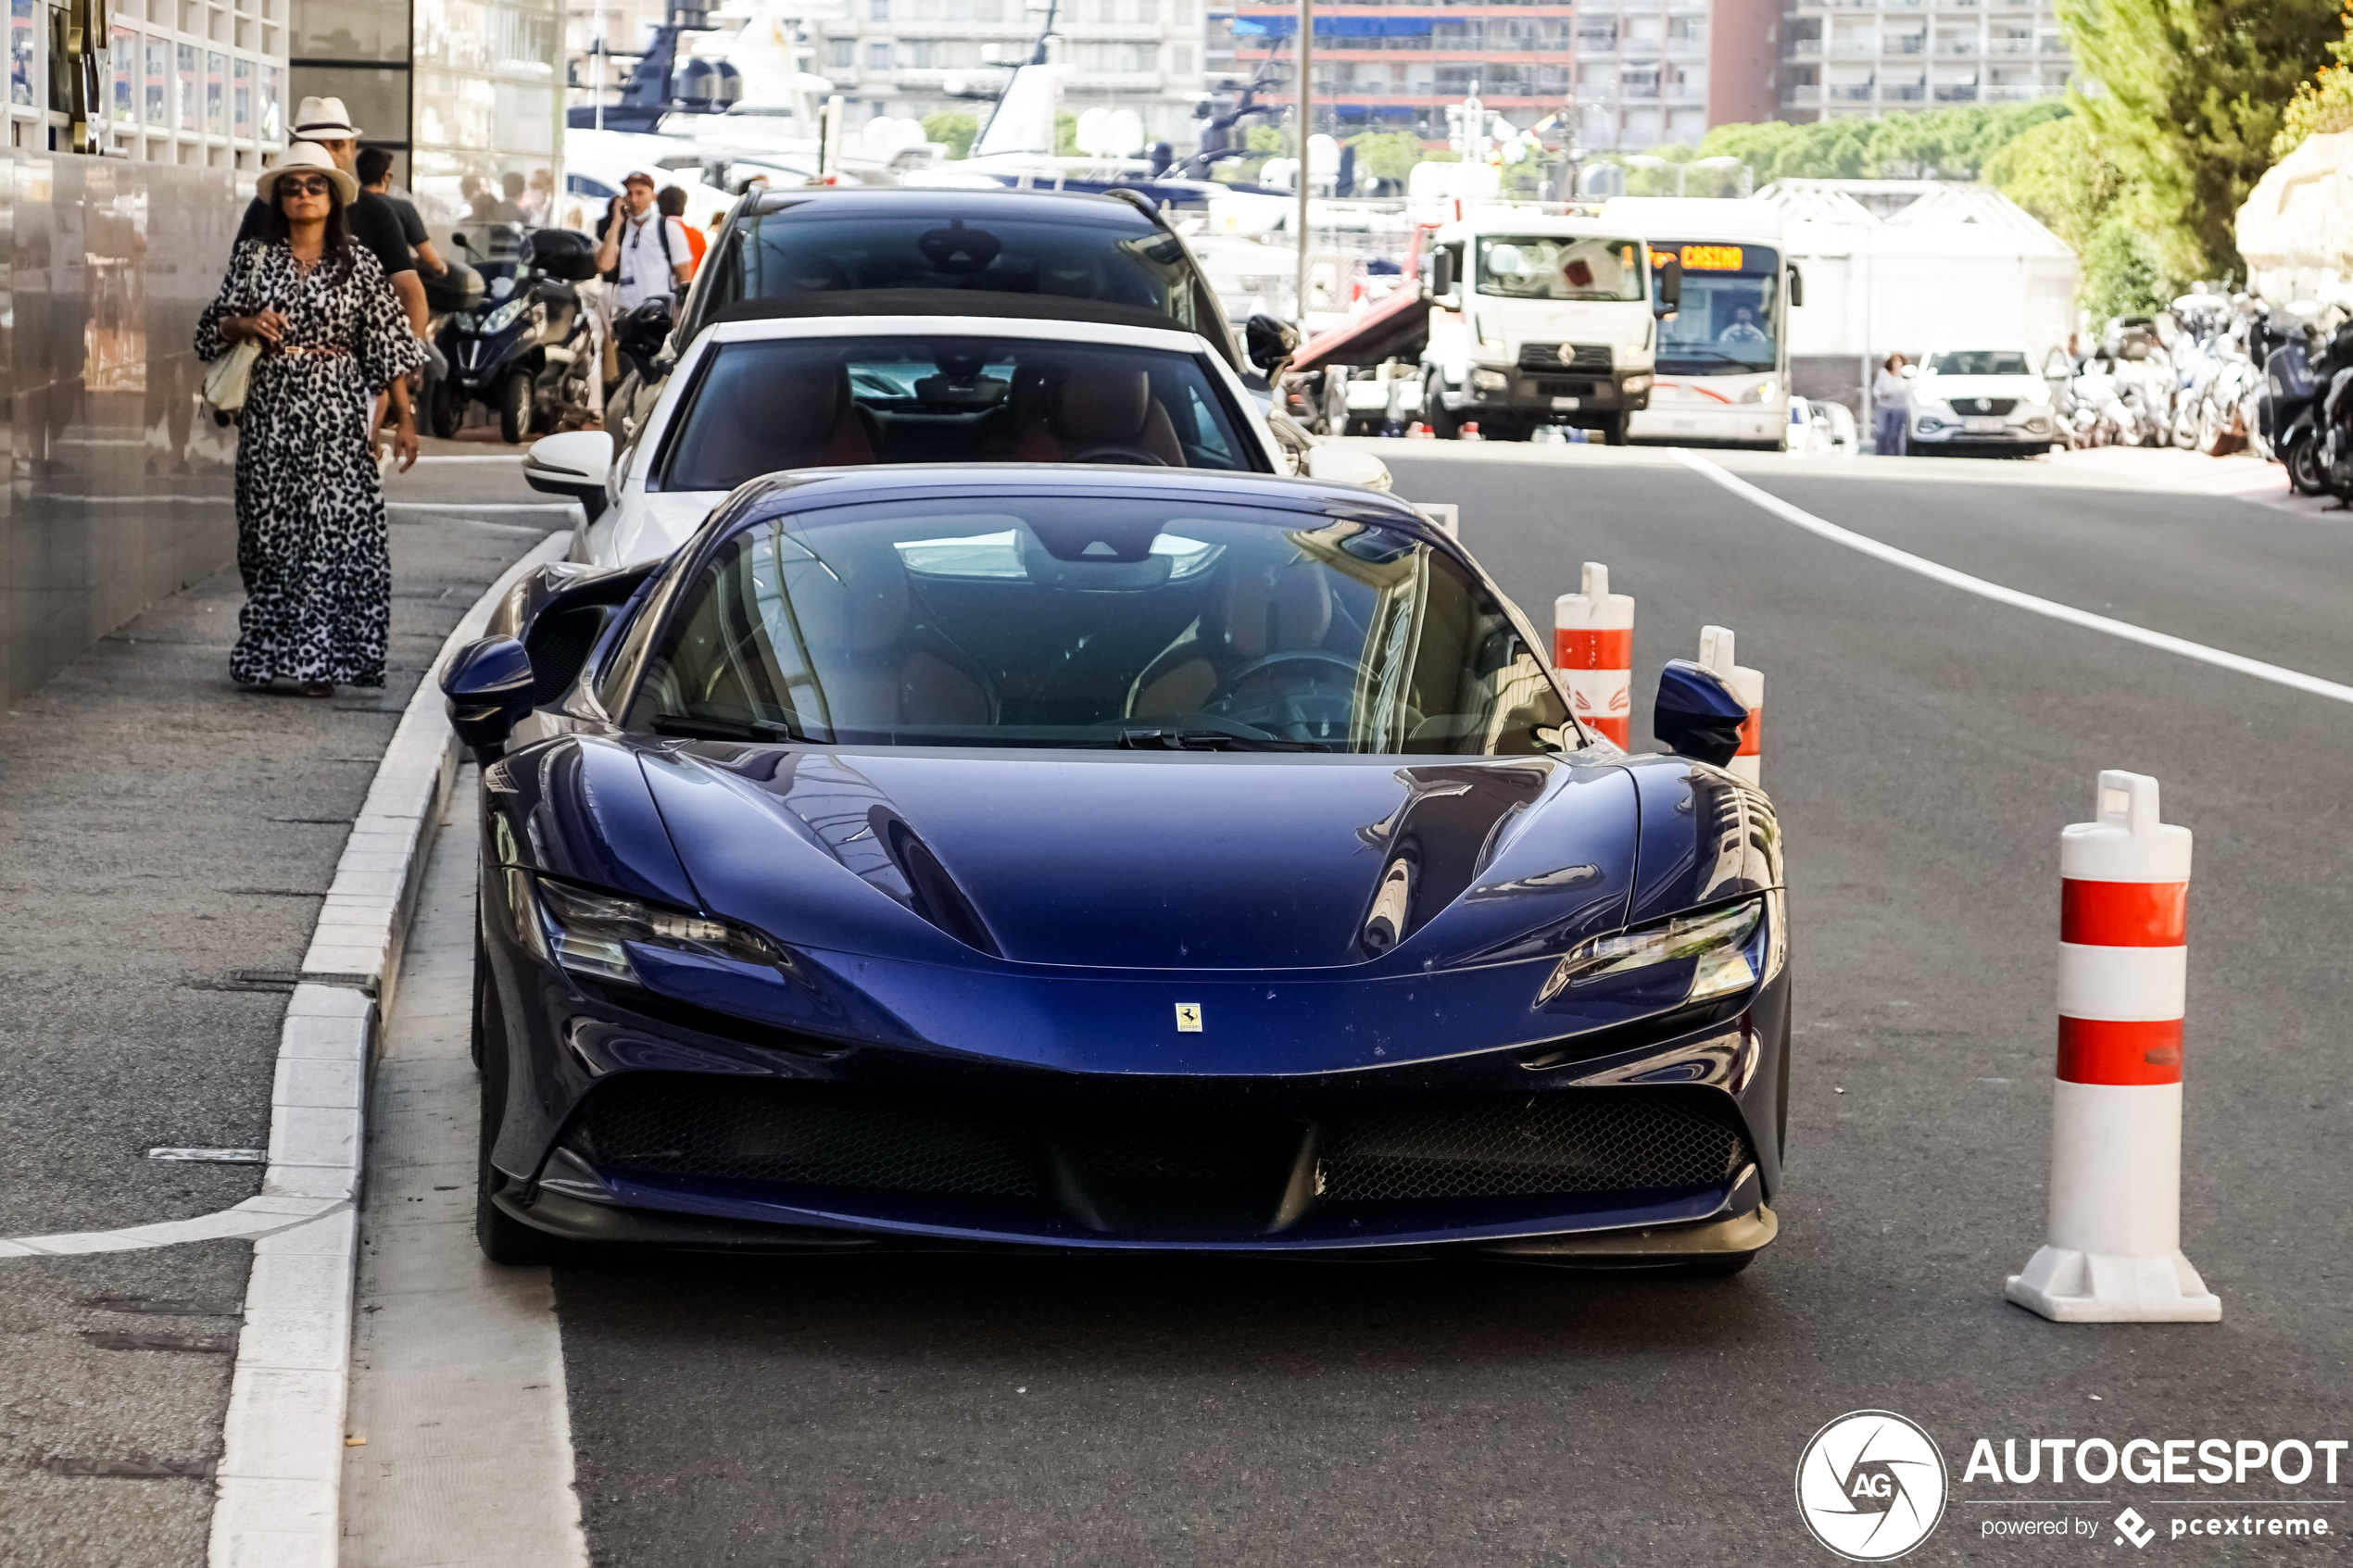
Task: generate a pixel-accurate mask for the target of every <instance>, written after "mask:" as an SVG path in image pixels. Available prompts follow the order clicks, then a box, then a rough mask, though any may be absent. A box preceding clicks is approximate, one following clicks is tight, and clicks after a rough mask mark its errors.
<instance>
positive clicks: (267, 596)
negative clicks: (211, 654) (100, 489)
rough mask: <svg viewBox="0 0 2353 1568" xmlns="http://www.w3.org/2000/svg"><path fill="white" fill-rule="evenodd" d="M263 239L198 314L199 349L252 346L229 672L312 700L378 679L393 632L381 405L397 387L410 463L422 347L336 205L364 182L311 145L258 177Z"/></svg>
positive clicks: (211, 351) (249, 247)
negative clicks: (287, 685) (412, 396)
mask: <svg viewBox="0 0 2353 1568" xmlns="http://www.w3.org/2000/svg"><path fill="white" fill-rule="evenodd" d="M255 187H256V191H257V193H258V194H259V195H260V197H261V199H262V201H263V202H264V203H265V204H266V205H267V206H268V207H269V209H270V210H269V214H268V216H267V218H266V219H265V220H264V224H263V229H262V237H261V238H260V239H258V240H248V241H246V242H245V244H243V245H239V246H238V247H237V253H236V259H235V260H234V261H233V263H231V265H230V269H229V276H228V277H227V279H226V280H224V281H223V282H222V283H221V285H220V297H219V298H217V299H215V300H214V301H213V302H212V304H211V305H209V306H208V307H206V309H205V312H204V315H203V316H202V317H201V318H200V319H199V320H198V321H197V323H196V354H197V357H198V358H205V359H212V358H218V357H220V355H222V354H224V353H226V352H228V350H229V347H230V345H233V344H235V343H239V342H243V341H245V339H248V338H250V339H253V340H255V341H258V343H259V344H260V345H261V357H260V358H259V359H258V360H257V361H256V362H255V364H254V369H253V379H252V382H251V383H250V385H249V387H248V389H247V391H246V394H245V411H244V413H243V414H242V416H241V417H240V419H239V434H238V441H237V570H238V572H239V574H240V575H242V576H243V577H244V579H245V608H244V609H243V610H241V611H240V612H239V614H238V617H237V646H236V647H235V648H234V649H233V651H232V652H231V653H230V655H229V673H230V674H231V676H232V677H233V678H234V679H235V680H236V681H237V683H238V684H241V685H248V686H266V685H268V684H270V683H271V681H272V680H274V679H275V678H276V677H278V676H281V675H284V676H287V677H290V678H291V679H293V680H295V681H297V682H299V683H300V684H301V687H302V692H303V695H304V696H328V695H330V694H331V693H332V692H333V690H334V688H335V686H336V685H337V684H343V685H349V686H381V685H383V684H384V644H385V641H386V637H387V634H388V633H389V631H390V625H391V610H392V555H391V548H390V538H389V536H388V534H387V533H386V531H385V526H384V487H383V485H382V484H381V483H379V482H378V478H377V471H376V452H375V441H374V429H375V399H376V395H378V394H379V393H382V392H384V390H385V389H386V388H389V389H390V390H391V394H392V401H393V408H394V409H395V411H396V414H397V417H398V421H399V429H398V433H397V435H396V438H395V441H394V447H395V450H396V453H397V454H398V456H399V458H400V462H401V466H402V467H403V468H406V467H408V466H409V464H410V463H412V462H414V461H416V457H417V429H416V422H415V419H414V416H413V415H412V413H411V412H410V409H409V389H408V384H407V382H406V380H405V378H406V377H407V375H408V374H409V371H411V370H415V369H417V368H418V367H419V366H420V365H422V364H423V363H424V358H425V351H424V346H423V345H422V344H420V343H419V342H418V341H417V339H416V337H415V336H414V334H412V333H411V332H409V321H408V318H407V317H406V316H404V315H403V314H402V313H401V309H400V305H399V302H398V300H397V299H396V296H395V295H394V294H393V292H392V286H391V284H389V283H388V282H385V281H384V270H383V268H382V267H381V266H379V265H378V263H377V261H376V258H375V257H374V256H373V255H371V253H370V252H369V251H368V250H367V249H366V247H364V246H362V245H356V244H354V243H352V240H351V237H350V231H349V228H348V225H347V224H346V220H345V208H346V206H347V204H349V203H350V202H351V201H352V200H353V199H354V198H355V197H356V196H357V194H358V185H357V182H355V181H354V180H353V179H352V177H351V176H350V175H348V174H346V173H345V172H344V171H343V170H342V169H337V168H336V167H335V166H334V164H333V160H331V159H330V158H329V157H327V155H326V154H325V153H324V152H322V151H321V150H320V149H319V148H317V147H314V146H312V145H311V144H308V143H296V144H295V145H294V146H293V147H291V148H289V149H288V150H287V153H286V156H285V157H284V158H283V159H282V160H281V161H280V163H279V165H278V167H276V168H275V169H269V170H267V171H265V172H264V173H263V174H262V176H261V178H260V179H259V180H258V181H257V182H255Z"/></svg>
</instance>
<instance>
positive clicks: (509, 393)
mask: <svg viewBox="0 0 2353 1568" xmlns="http://www.w3.org/2000/svg"><path fill="white" fill-rule="evenodd" d="M450 244H451V245H453V246H455V247H458V248H460V249H463V250H464V251H466V252H467V253H468V255H469V256H470V257H472V263H473V269H474V270H476V271H478V272H479V273H480V274H481V275H482V280H483V284H484V287H483V293H482V296H481V298H480V299H479V300H477V301H476V302H475V303H474V304H473V305H472V307H470V308H467V309H464V310H453V311H452V312H450V314H449V318H448V320H447V322H445V323H444V325H443V326H442V328H441V331H440V333H439V336H438V339H437V341H438V344H439V346H440V348H441V352H442V356H443V358H446V359H447V361H448V363H449V373H448V375H447V377H446V378H445V379H444V380H443V381H442V383H441V385H440V387H439V389H438V391H437V393H436V395H435V396H434V401H433V403H432V405H431V408H430V415H431V422H432V427H433V433H434V434H435V435H440V436H451V435H455V434H457V433H458V428H459V425H460V424H462V423H463V422H464V421H465V413H466V408H467V405H468V404H470V403H477V402H479V403H486V404H488V405H490V406H491V407H492V408H496V409H497V412H498V434H499V437H500V438H501V439H502V440H504V441H506V442H507V443H508V444H509V445H517V444H520V443H521V442H522V440H523V439H524V438H525V437H526V436H528V435H530V434H531V433H532V432H533V431H534V430H535V429H553V428H554V427H555V426H556V425H557V424H559V423H560V422H561V421H562V420H563V419H564V417H565V416H566V415H567V414H568V413H571V412H573V411H579V412H585V411H586V409H587V407H588V378H589V377H590V376H593V375H597V374H598V373H599V369H600V368H599V367H598V364H597V356H596V353H595V351H594V339H593V338H592V336H591V335H590V331H589V324H588V314H587V304H586V302H585V301H584V300H583V299H582V298H581V297H580V293H579V290H578V289H577V288H576V287H574V285H575V284H578V283H583V282H587V281H588V280H589V279H590V278H592V277H594V276H596V270H597V252H596V242H595V241H594V240H592V239H591V238H589V237H588V236H587V235H585V234H580V233H574V232H573V231H571V230H569V229H535V230H531V231H529V232H525V231H524V230H523V228H522V226H521V225H520V224H513V223H497V224H489V225H485V226H484V227H483V228H481V229H478V230H476V231H475V232H474V233H473V234H472V236H469V235H467V234H465V233H462V232H461V233H458V234H453V235H452V236H450Z"/></svg>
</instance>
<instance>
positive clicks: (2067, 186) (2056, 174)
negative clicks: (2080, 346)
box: [1984, 114, 2172, 320]
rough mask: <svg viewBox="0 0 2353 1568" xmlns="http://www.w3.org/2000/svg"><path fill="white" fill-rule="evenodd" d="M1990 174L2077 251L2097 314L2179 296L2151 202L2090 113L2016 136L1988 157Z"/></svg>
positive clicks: (2143, 309)
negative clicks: (2154, 231) (2155, 232)
mask: <svg viewBox="0 0 2353 1568" xmlns="http://www.w3.org/2000/svg"><path fill="white" fill-rule="evenodd" d="M1984 178H1985V182H1986V183H1987V184H1989V185H1992V186H1993V187H1994V189H1995V190H1998V191H2000V192H2001V193H2002V194H2004V195H2006V196H2007V197H2009V198H2010V200H2012V201H2014V202H2016V203H2018V205H2019V206H2020V207H2024V208H2025V209H2026V210H2027V211H2029V212H2031V213H2032V214H2033V215H2034V216H2035V217H2036V218H2037V219H2039V220H2042V222H2043V223H2044V224H2045V226H2046V227H2048V228H2049V229H2050V231H2051V232H2053V233H2055V234H2057V236H2058V237H2059V238H2060V239H2062V240H2065V241H2066V242H2067V243H2068V245H2070V247H2071V248H2072V249H2073V250H2074V252H2075V254H2076V256H2077V257H2078V258H2079V259H2080V260H2081V261H2082V267H2083V281H2082V286H2081V289H2080V290H2079V293H2078V299H2077V302H2078V303H2079V304H2081V305H2082V307H2084V308H2085V309H2087V310H2089V311H2091V312H2092V314H2093V315H2094V316H2095V317H2096V318H2099V319H2101V320H2106V319H2107V318H2108V317H2110V316H2127V315H2141V314H2145V313H2147V312H2149V311H2153V310H2155V309H2157V308H2158V307H2159V306H2160V305H2161V304H2162V303H2163V302H2164V301H2165V300H2166V299H2170V298H2171V297H2172V296H2171V294H2170V293H2168V292H2167V290H2166V284H2165V281H2164V278H2163V275H2162V270H2161V269H2160V268H2159V267H2158V262H2157V254H2158V247H2157V245H2155V244H2154V243H2153V241H2152V238H2151V236H2150V235H2149V234H2148V233H2146V232H2144V225H2143V220H2142V216H2141V214H2142V212H2143V210H2144V208H2145V203H2144V202H2143V201H2142V200H2141V199H2140V197H2139V191H2138V188H2137V187H2136V186H2134V185H2133V184H2132V183H2131V182H2130V181H2129V180H2128V179H2127V177H2126V175H2125V173H2124V171H2123V170H2122V169H2120V168H2119V167H2118V166H2117V163H2116V159H2115V158H2114V157H2113V156H2112V155H2111V154H2110V152H2109V149H2108V144H2107V143H2106V142H2105V141H2103V140H2102V138H2101V136H2100V134H2099V132H2098V131H2097V129H2096V128H2095V127H2094V125H2093V124H2092V122H2091V121H2090V120H2089V119H2086V118H2085V117H2084V116H2082V115H2076V114H2070V115H2063V116H2062V117H2061V118H2059V119H2046V120H2045V121H2043V122H2042V123H2041V124H2039V125H2035V126H2033V127H2032V128H2030V129H2029V130H2027V131H2026V132H2024V133H2023V134H2021V135H2020V136H2017V137H2015V138H2013V139H2012V140H2011V141H2010V142H2008V143H2007V144H2006V145H2004V146H2002V147H2001V148H2000V149H1998V150H1997V151H1995V152H1994V154H1993V155H1992V156H1991V157H1988V158H1987V159H1986V160H1985V169H1984Z"/></svg>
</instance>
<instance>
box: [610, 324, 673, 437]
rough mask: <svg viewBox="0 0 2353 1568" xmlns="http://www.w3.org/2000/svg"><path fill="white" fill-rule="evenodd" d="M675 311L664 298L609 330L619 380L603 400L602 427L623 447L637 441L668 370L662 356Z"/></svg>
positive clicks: (667, 341) (666, 346) (667, 342)
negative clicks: (603, 425) (619, 367)
mask: <svg viewBox="0 0 2353 1568" xmlns="http://www.w3.org/2000/svg"><path fill="white" fill-rule="evenodd" d="M677 322H678V312H677V309H676V307H674V306H673V304H672V303H671V301H670V300H669V298H668V297H667V296H661V297H657V298H653V299H648V300H646V301H644V302H643V303H642V304H640V305H638V306H637V307H635V309H632V310H631V311H629V312H628V313H627V314H626V315H624V316H623V317H622V318H621V320H617V321H615V322H614V323H613V326H612V346H613V354H614V356H615V357H616V358H619V359H620V361H621V380H620V381H619V382H618V383H615V385H614V387H613V389H612V391H611V393H610V395H607V396H606V398H605V426H606V428H607V429H609V430H610V431H612V432H613V433H614V436H615V438H616V439H617V440H619V441H621V442H622V443H623V444H626V443H627V442H630V441H633V440H635V438H636V434H637V429H638V427H639V426H640V425H642V424H643V423H645V420H646V418H647V416H648V415H649V414H651V413H652V412H653V408H654V404H655V403H656V402H657V401H659V400H660V398H661V388H662V383H664V381H665V380H667V379H668V377H669V374H670V370H669V366H668V364H667V363H666V362H665V360H664V358H663V356H664V355H665V354H666V353H667V351H668V345H669V343H670V333H671V330H672V329H673V327H675V326H676V325H677Z"/></svg>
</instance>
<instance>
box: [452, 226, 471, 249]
mask: <svg viewBox="0 0 2353 1568" xmlns="http://www.w3.org/2000/svg"><path fill="white" fill-rule="evenodd" d="M449 243H450V244H451V245H455V246H457V247H458V248H459V250H472V248H473V247H472V245H468V244H466V232H465V231H464V230H463V229H460V230H459V231H457V232H455V233H453V234H451V235H450V236H449Z"/></svg>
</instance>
